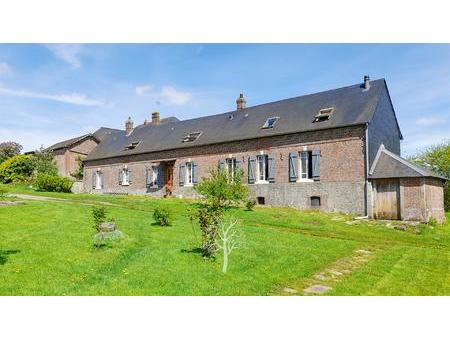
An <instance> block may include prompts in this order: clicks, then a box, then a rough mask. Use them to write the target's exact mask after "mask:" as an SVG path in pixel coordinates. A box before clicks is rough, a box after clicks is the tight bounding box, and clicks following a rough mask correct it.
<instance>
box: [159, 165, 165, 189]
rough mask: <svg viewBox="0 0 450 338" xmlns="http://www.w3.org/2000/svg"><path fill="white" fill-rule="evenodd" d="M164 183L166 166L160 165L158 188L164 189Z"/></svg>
mask: <svg viewBox="0 0 450 338" xmlns="http://www.w3.org/2000/svg"><path fill="white" fill-rule="evenodd" d="M164 181H165V177H164V164H160V165H159V166H158V178H157V182H158V188H162V187H163V186H164Z"/></svg>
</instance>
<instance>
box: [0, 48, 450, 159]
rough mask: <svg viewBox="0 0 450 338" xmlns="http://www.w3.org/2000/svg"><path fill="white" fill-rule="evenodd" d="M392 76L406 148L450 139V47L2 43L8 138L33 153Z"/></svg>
mask: <svg viewBox="0 0 450 338" xmlns="http://www.w3.org/2000/svg"><path fill="white" fill-rule="evenodd" d="M366 74H367V75H370V78H371V79H379V78H385V79H386V81H387V84H388V88H389V91H390V94H391V98H392V101H393V104H394V109H395V111H396V114H397V118H398V121H399V124H400V128H401V131H402V133H403V136H404V140H403V141H402V155H412V154H414V153H416V152H417V151H420V150H422V149H424V148H425V147H427V146H429V145H431V144H435V143H440V142H442V141H444V140H448V139H450V44H441V45H432V44H0V142H4V141H16V142H19V143H21V144H22V145H23V146H24V150H25V151H28V150H34V149H37V148H39V147H40V146H41V145H43V146H50V145H52V144H53V143H56V142H58V141H62V140H65V139H68V138H71V137H76V136H79V135H83V134H86V133H89V132H93V131H95V130H96V129H98V128H99V127H102V126H103V127H110V128H117V129H124V123H125V120H126V119H127V118H128V116H131V118H132V119H133V120H134V122H135V125H137V124H141V123H143V121H144V119H148V120H150V119H151V113H152V112H153V111H159V112H160V113H161V117H162V118H163V117H168V116H176V117H177V118H179V119H189V118H194V117H199V116H205V115H211V114H218V113H222V112H227V111H230V110H233V109H235V105H236V103H235V100H236V98H237V97H238V96H239V93H244V95H245V97H246V99H247V106H253V105H257V104H261V103H266V102H271V101H276V100H281V99H284V98H290V97H294V96H300V95H304V94H310V93H314V92H319V91H324V90H328V89H333V88H338V87H344V86H348V85H352V84H356V83H360V82H362V79H363V76H364V75H366Z"/></svg>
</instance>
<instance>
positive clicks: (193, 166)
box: [192, 162, 198, 184]
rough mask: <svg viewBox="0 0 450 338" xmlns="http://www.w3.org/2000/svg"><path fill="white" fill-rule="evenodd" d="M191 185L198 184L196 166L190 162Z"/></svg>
mask: <svg viewBox="0 0 450 338" xmlns="http://www.w3.org/2000/svg"><path fill="white" fill-rule="evenodd" d="M192 183H194V184H195V183H198V165H197V163H196V162H192Z"/></svg>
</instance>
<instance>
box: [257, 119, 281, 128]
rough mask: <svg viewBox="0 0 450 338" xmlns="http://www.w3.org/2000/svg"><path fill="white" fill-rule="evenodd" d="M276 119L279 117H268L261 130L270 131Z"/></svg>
mask: <svg viewBox="0 0 450 338" xmlns="http://www.w3.org/2000/svg"><path fill="white" fill-rule="evenodd" d="M278 119H279V117H269V118H268V119H267V120H266V122H265V123H264V125H263V126H262V127H261V128H262V129H270V128H273V127H275V124H276V123H277V121H278Z"/></svg>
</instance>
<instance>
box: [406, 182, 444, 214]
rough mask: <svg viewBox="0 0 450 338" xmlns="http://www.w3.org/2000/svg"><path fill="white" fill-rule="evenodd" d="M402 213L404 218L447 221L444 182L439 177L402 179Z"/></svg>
mask: <svg viewBox="0 0 450 338" xmlns="http://www.w3.org/2000/svg"><path fill="white" fill-rule="evenodd" d="M400 214H401V218H402V219H404V220H415V221H425V222H426V221H428V220H429V218H430V217H433V218H434V219H436V220H437V221H438V222H444V221H445V212H444V189H443V183H442V181H441V180H440V179H437V178H402V179H400Z"/></svg>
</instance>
